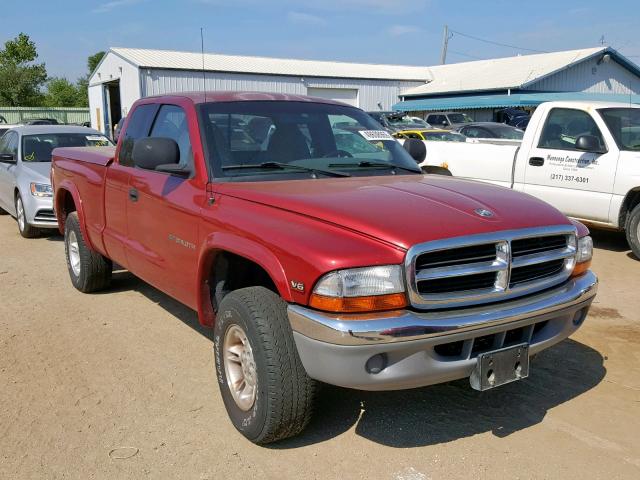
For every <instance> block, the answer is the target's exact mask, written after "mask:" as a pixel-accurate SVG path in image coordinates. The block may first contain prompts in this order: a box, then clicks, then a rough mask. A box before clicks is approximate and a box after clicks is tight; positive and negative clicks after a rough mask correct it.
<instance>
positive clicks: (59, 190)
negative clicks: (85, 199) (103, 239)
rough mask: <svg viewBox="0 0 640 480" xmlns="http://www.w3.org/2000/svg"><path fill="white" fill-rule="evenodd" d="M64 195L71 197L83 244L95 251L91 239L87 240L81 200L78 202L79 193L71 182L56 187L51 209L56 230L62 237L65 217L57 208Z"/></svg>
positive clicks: (62, 182)
mask: <svg viewBox="0 0 640 480" xmlns="http://www.w3.org/2000/svg"><path fill="white" fill-rule="evenodd" d="M66 194H68V195H71V198H72V199H73V203H74V205H75V206H76V212H77V213H78V220H79V221H80V230H81V231H82V236H83V237H84V241H85V243H86V244H87V246H88V247H89V248H90V249H92V250H95V247H94V246H93V245H92V244H91V239H90V238H89V235H88V232H87V226H86V224H85V221H84V209H83V207H82V200H80V193H79V192H78V189H77V188H76V186H75V185H74V184H73V182H71V181H69V180H62V181H61V182H60V184H58V185H56V190H55V196H54V200H53V208H54V211H55V212H56V218H57V219H58V230H59V231H60V233H61V234H63V235H64V221H65V220H66V217H64V216H63V212H62V208H61V207H60V208H58V206H59V205H61V202H62V195H66Z"/></svg>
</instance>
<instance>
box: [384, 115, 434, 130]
mask: <svg viewBox="0 0 640 480" xmlns="http://www.w3.org/2000/svg"><path fill="white" fill-rule="evenodd" d="M387 120H388V121H389V123H390V124H391V125H392V126H394V127H403V128H429V127H430V126H431V125H429V124H428V123H427V122H425V121H424V120H420V119H419V118H416V117H409V116H405V117H399V116H398V117H387Z"/></svg>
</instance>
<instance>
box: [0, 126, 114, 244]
mask: <svg viewBox="0 0 640 480" xmlns="http://www.w3.org/2000/svg"><path fill="white" fill-rule="evenodd" d="M101 145H112V143H111V141H110V140H109V139H108V138H107V137H105V136H104V135H103V134H102V133H100V132H98V131H97V130H93V129H91V128H86V127H74V126H67V125H41V126H29V125H27V126H22V127H16V128H12V129H10V130H8V131H7V132H5V134H4V135H3V136H2V138H0V213H9V214H11V215H13V216H14V217H15V218H16V219H17V221H18V230H19V231H20V234H21V235H22V236H23V237H25V238H31V237H35V236H37V235H38V234H39V233H40V230H41V229H57V228H58V222H57V220H56V217H55V215H54V213H53V202H52V195H53V192H52V189H51V180H50V178H49V177H50V172H51V152H52V150H53V149H54V148H56V147H85V146H101Z"/></svg>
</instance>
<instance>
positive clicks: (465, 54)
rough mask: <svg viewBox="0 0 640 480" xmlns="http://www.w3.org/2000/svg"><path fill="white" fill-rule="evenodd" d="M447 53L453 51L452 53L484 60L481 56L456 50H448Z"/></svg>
mask: <svg viewBox="0 0 640 480" xmlns="http://www.w3.org/2000/svg"><path fill="white" fill-rule="evenodd" d="M449 53H453V54H454V55H460V56H461V57H468V58H473V59H475V60H486V59H485V58H482V57H476V56H475V55H469V54H468V53H463V52H456V51H455V50H449Z"/></svg>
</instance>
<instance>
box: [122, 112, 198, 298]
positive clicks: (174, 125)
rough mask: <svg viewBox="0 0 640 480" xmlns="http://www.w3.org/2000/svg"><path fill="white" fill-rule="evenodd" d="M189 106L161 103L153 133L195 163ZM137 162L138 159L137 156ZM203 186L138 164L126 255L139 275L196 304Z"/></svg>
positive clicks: (130, 203)
mask: <svg viewBox="0 0 640 480" xmlns="http://www.w3.org/2000/svg"><path fill="white" fill-rule="evenodd" d="M190 133H193V134H194V135H193V138H194V139H197V138H198V136H197V135H195V132H190V129H189V125H188V121H187V114H186V112H185V109H184V108H183V107H182V106H179V105H170V104H165V105H161V106H160V108H159V110H158V113H157V114H156V116H155V119H154V121H153V124H152V126H151V130H150V133H149V136H150V137H165V138H171V139H173V140H175V141H176V143H177V144H178V147H179V149H180V163H181V164H183V165H185V166H190V167H191V170H192V171H195V170H194V168H193V167H194V166H193V152H192V148H191V145H192V143H191V138H192V136H191V135H190ZM134 161H135V159H134ZM203 194H204V186H202V185H199V184H198V182H197V181H196V179H195V178H183V177H179V176H174V175H170V174H167V173H163V172H158V171H155V170H146V169H143V168H140V167H136V168H134V169H132V170H131V172H130V176H129V189H128V196H129V201H128V206H127V229H128V232H129V233H128V235H129V241H128V243H127V245H128V250H127V258H128V259H129V263H130V269H131V271H133V272H134V273H135V274H136V275H139V276H140V277H141V278H143V279H144V280H146V281H148V282H149V283H151V284H153V285H155V286H156V287H158V288H159V289H161V290H163V291H165V292H166V293H168V294H170V295H172V296H173V297H175V298H177V299H178V300H180V301H181V302H183V303H185V304H187V305H190V306H195V293H196V290H197V289H196V288H195V284H196V275H197V265H198V219H199V216H200V215H199V214H200V209H199V207H198V205H199V204H200V202H201V200H202V198H203Z"/></svg>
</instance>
